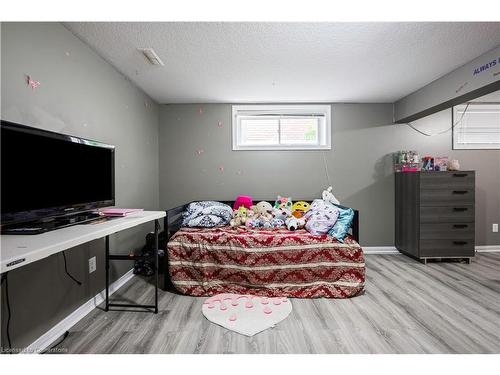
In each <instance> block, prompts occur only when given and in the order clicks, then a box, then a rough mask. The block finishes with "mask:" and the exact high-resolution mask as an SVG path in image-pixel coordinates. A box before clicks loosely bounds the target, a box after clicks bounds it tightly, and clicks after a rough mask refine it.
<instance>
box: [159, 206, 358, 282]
mask: <svg viewBox="0 0 500 375" xmlns="http://www.w3.org/2000/svg"><path fill="white" fill-rule="evenodd" d="M199 201H200V200H197V201H193V202H199ZM217 202H222V203H225V204H227V205H229V206H231V207H233V204H234V201H217ZM259 202H260V200H259ZM267 202H269V203H271V204H272V205H273V206H274V200H273V201H267ZM190 203H192V202H189V203H185V204H182V205H180V206H177V207H174V208H171V209H169V210H167V211H166V213H167V215H166V216H165V218H164V221H163V229H164V232H163V233H162V235H161V236H160V246H159V247H160V249H163V250H164V256H163V260H162V261H161V262H160V270H159V271H160V275H161V276H162V277H161V279H162V280H161V283H160V287H161V288H162V289H163V290H167V289H169V288H170V286H171V282H170V276H169V274H168V257H167V243H168V240H169V239H170V237H172V236H173V235H174V233H175V232H177V231H178V230H179V229H180V227H181V224H182V213H183V212H184V211H186V209H187V207H188V205H189V204H190ZM339 207H342V208H348V207H345V206H341V205H339ZM353 210H354V218H353V220H352V225H351V229H350V230H349V232H350V234H351V236H352V238H354V239H355V240H356V242H359V211H358V210H355V209H353Z"/></svg>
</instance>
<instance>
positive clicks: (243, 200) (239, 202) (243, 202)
mask: <svg viewBox="0 0 500 375" xmlns="http://www.w3.org/2000/svg"><path fill="white" fill-rule="evenodd" d="M240 206H243V207H246V208H248V209H250V207H252V206H253V200H252V197H250V196H248V195H238V198H236V200H235V201H234V205H233V210H237V209H238V208H240Z"/></svg>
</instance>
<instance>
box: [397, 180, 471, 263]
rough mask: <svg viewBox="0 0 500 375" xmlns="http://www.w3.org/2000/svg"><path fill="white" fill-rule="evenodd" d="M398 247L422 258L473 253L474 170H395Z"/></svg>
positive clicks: (448, 256)
mask: <svg viewBox="0 0 500 375" xmlns="http://www.w3.org/2000/svg"><path fill="white" fill-rule="evenodd" d="M395 181H396V186H395V193H396V207H395V208H396V233H395V235H396V238H395V242H396V248H397V249H398V250H399V251H400V252H402V253H404V254H406V255H409V256H411V257H414V258H416V259H420V260H423V261H424V263H426V262H427V259H433V258H434V259H436V258H466V259H467V260H468V262H469V263H470V259H471V258H472V257H473V256H474V253H475V250H474V197H475V173H474V171H448V172H415V173H396V177H395Z"/></svg>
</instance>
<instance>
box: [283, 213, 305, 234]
mask: <svg viewBox="0 0 500 375" xmlns="http://www.w3.org/2000/svg"><path fill="white" fill-rule="evenodd" d="M285 223H286V227H287V228H288V230H291V231H294V230H297V229H301V228H304V226H305V225H306V220H305V219H302V218H301V219H297V218H296V217H295V216H290V217H289V218H288V219H286V222H285Z"/></svg>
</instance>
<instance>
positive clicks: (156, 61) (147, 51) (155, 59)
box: [137, 48, 165, 66]
mask: <svg viewBox="0 0 500 375" xmlns="http://www.w3.org/2000/svg"><path fill="white" fill-rule="evenodd" d="M137 50H138V51H140V52H142V54H143V55H144V57H146V59H148V61H149V62H150V63H151V64H152V65H160V66H164V65H165V64H164V63H163V61H161V59H160V57H159V56H158V55H157V54H156V52H155V51H154V49H152V48H137Z"/></svg>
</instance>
